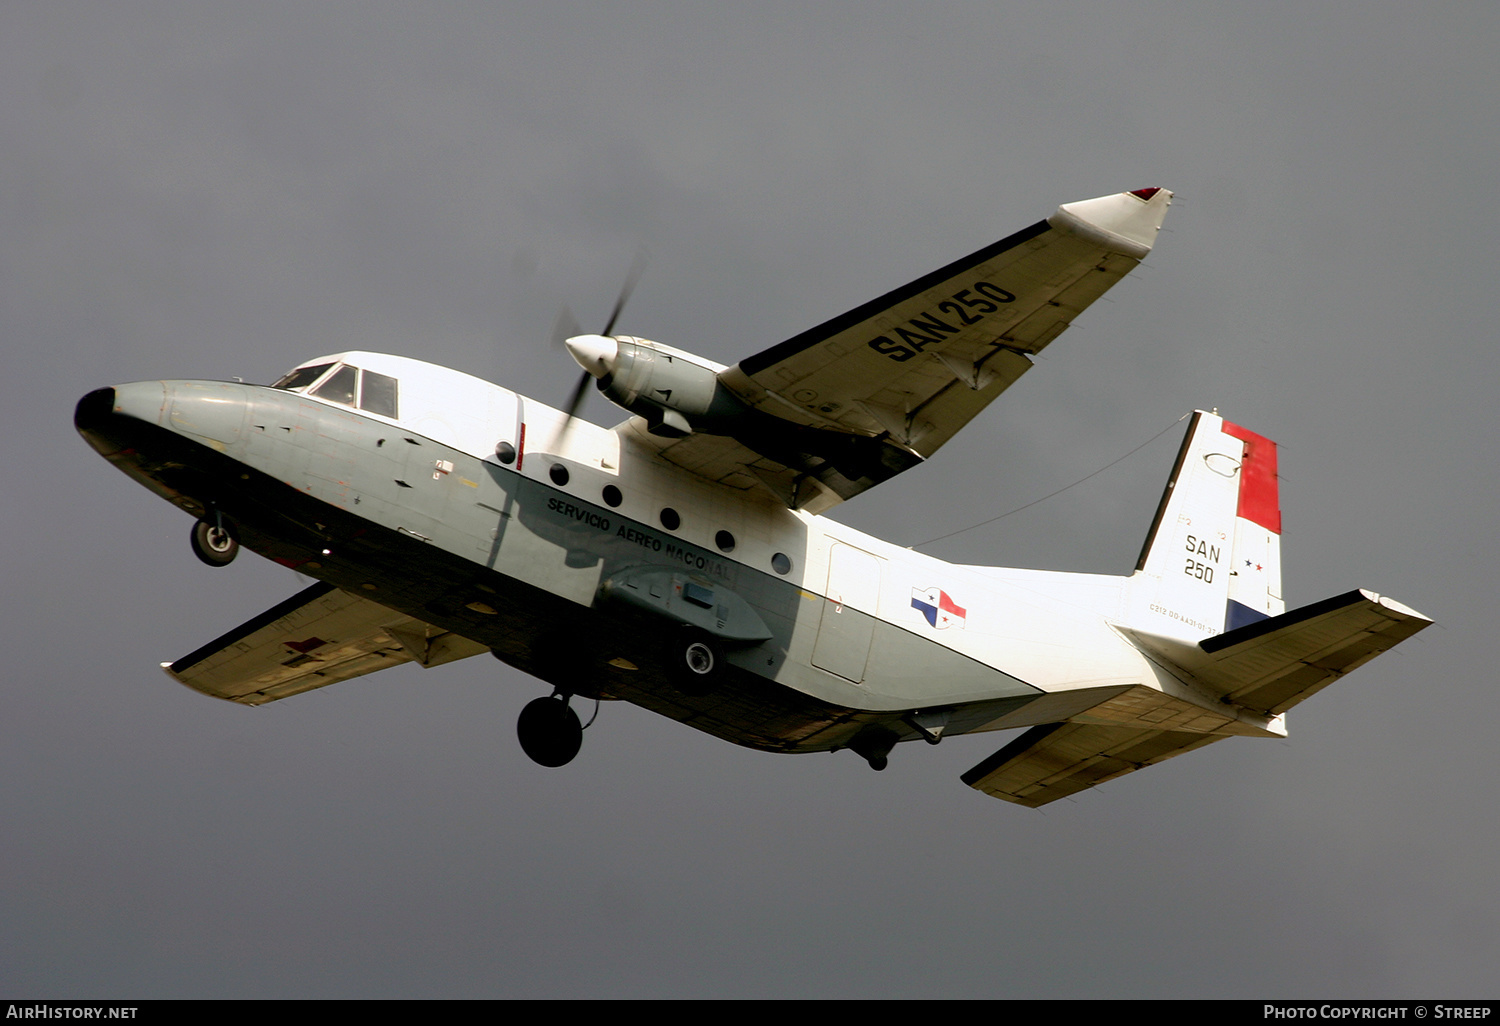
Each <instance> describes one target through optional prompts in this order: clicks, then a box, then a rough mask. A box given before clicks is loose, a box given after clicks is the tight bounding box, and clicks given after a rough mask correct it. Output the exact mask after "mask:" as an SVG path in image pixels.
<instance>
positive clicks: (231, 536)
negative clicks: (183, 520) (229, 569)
mask: <svg viewBox="0 0 1500 1026" xmlns="http://www.w3.org/2000/svg"><path fill="white" fill-rule="evenodd" d="M239 554H240V540H239V539H238V538H237V537H235V532H234V528H233V527H232V526H231V525H230V523H229V521H228V520H224V519H220V521H219V522H218V523H213V522H211V521H208V520H200V521H198V522H197V523H196V524H194V525H193V555H195V556H197V557H198V558H199V559H201V560H202V561H203V562H205V563H207V564H208V565H209V566H228V565H229V564H230V563H233V562H234V557H235V556H238V555H239Z"/></svg>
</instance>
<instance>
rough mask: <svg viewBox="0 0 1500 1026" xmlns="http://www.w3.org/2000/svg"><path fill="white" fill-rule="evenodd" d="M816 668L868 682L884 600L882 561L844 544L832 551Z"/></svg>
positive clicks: (819, 629) (829, 557)
mask: <svg viewBox="0 0 1500 1026" xmlns="http://www.w3.org/2000/svg"><path fill="white" fill-rule="evenodd" d="M824 596H825V597H824V599H823V616H822V619H821V620H819V622H818V640H817V642H816V643H815V644H814V645H813V658H812V661H813V665H814V666H817V667H821V668H822V669H824V670H827V671H828V672H830V673H836V674H838V675H839V676H840V677H844V678H846V679H848V680H852V681H854V682H855V683H856V684H857V683H859V682H860V681H862V680H864V679H865V665H866V663H868V662H869V659H870V641H871V639H872V638H874V636H875V624H876V621H877V617H876V612H877V609H876V604H877V602H878V600H879V597H880V559H879V558H878V557H876V556H872V555H870V554H869V553H868V552H863V551H861V550H859V549H856V548H854V547H852V546H849V545H845V544H843V543H842V542H834V543H833V547H832V548H831V549H830V550H829V552H828V590H827V591H825V592H824Z"/></svg>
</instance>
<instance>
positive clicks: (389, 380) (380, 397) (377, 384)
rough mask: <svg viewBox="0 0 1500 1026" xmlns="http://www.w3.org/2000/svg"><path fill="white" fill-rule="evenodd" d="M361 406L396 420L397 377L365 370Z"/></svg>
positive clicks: (369, 411)
mask: <svg viewBox="0 0 1500 1026" xmlns="http://www.w3.org/2000/svg"><path fill="white" fill-rule="evenodd" d="M359 408H360V409H361V410H365V411H366V412H368V413H374V414H378V415H379V416H382V417H389V418H391V419H392V420H395V419H396V409H397V407H396V379H395V378H393V377H391V376H390V375H388V374H377V373H375V372H374V371H372V370H367V371H365V372H364V380H363V382H362V383H361V384H360V389H359Z"/></svg>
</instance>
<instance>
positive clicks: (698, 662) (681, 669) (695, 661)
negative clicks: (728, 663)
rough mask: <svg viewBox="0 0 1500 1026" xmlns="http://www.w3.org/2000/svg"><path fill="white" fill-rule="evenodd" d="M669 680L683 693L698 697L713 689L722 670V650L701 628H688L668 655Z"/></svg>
mask: <svg viewBox="0 0 1500 1026" xmlns="http://www.w3.org/2000/svg"><path fill="white" fill-rule="evenodd" d="M670 660H671V662H670V669H671V673H672V680H673V681H674V682H675V683H676V685H677V689H678V690H679V691H681V692H682V693H683V694H685V695H692V696H694V697H702V696H703V695H706V694H708V693H709V692H711V691H713V689H714V688H715V687H716V686H717V685H718V683H719V680H720V678H721V677H722V676H723V674H724V651H723V649H721V648H719V645H718V642H716V641H714V640H713V638H711V637H709V636H708V635H707V634H704V633H703V632H701V631H688V632H687V633H685V634H683V635H682V636H681V637H680V638H679V639H678V640H677V643H676V644H675V645H674V646H673V651H672V652H671V655H670Z"/></svg>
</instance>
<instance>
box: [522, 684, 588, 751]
mask: <svg viewBox="0 0 1500 1026" xmlns="http://www.w3.org/2000/svg"><path fill="white" fill-rule="evenodd" d="M516 734H517V735H518V736H519V737H520V739H521V751H523V752H525V753H526V755H527V756H528V757H529V758H530V759H531V761H532V762H535V763H539V764H541V765H543V766H566V765H567V764H568V763H570V762H572V761H573V756H575V755H577V754H578V749H580V748H582V747H583V724H581V723H580V722H579V721H578V714H577V713H576V712H574V711H573V709H572V707H571V706H569V705H568V696H567V695H560V694H559V695H553V696H552V697H550V698H537V699H534V700H532V701H530V702H527V703H526V708H524V709H522V710H521V718H520V719H519V720H517V721H516Z"/></svg>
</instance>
